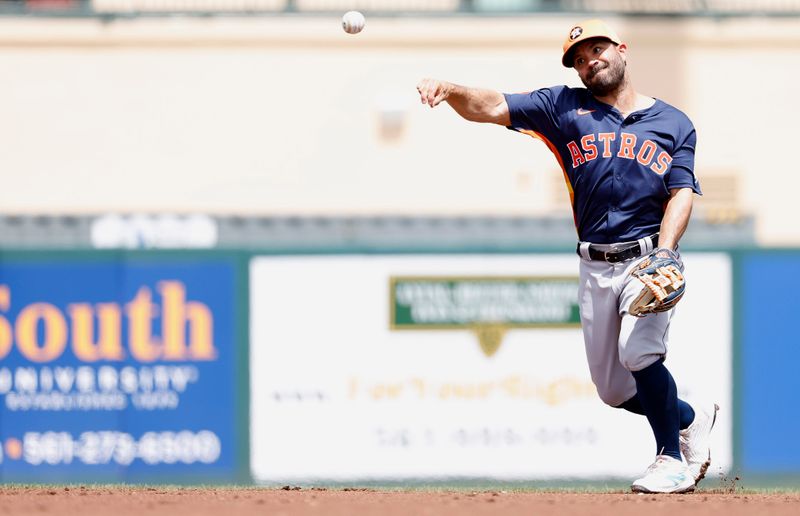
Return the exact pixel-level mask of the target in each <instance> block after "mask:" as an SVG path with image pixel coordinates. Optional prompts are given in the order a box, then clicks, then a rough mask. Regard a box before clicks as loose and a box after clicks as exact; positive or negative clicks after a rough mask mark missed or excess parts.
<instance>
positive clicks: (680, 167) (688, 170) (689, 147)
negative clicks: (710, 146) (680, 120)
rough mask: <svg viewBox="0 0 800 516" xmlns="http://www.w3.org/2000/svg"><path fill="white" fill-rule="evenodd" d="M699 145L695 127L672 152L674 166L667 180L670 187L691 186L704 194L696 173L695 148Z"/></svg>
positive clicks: (696, 191)
mask: <svg viewBox="0 0 800 516" xmlns="http://www.w3.org/2000/svg"><path fill="white" fill-rule="evenodd" d="M696 145H697V133H696V132H695V130H694V127H691V130H690V131H689V132H688V135H687V136H686V137H685V138H684V139H683V142H682V143H681V144H680V145H679V146H678V148H677V149H676V150H675V151H674V152H673V153H672V166H671V167H670V170H669V172H668V173H667V177H666V178H665V182H666V185H667V188H668V189H670V190H671V189H673V188H691V189H692V190H693V191H694V193H696V194H699V195H703V192H702V191H701V190H700V182H699V181H698V180H697V177H695V175H694V148H695V146H696Z"/></svg>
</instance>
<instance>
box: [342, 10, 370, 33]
mask: <svg viewBox="0 0 800 516" xmlns="http://www.w3.org/2000/svg"><path fill="white" fill-rule="evenodd" d="M365 23H366V20H365V19H364V15H363V14H361V13H360V12H358V11H347V12H346V13H344V16H342V28H343V29H344V31H345V32H346V33H348V34H358V33H359V32H361V30H362V29H363V28H364V24H365Z"/></svg>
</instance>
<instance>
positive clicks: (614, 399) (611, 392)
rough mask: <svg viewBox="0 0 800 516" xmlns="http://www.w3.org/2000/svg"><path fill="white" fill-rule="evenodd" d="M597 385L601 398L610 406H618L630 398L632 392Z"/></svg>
mask: <svg viewBox="0 0 800 516" xmlns="http://www.w3.org/2000/svg"><path fill="white" fill-rule="evenodd" d="M595 387H597V395H598V396H600V400H601V401H602V402H603V403H605V404H606V405H608V406H610V407H618V406H620V405H621V404H622V403H625V401H626V400H627V399H628V398H630V393H627V392H622V391H619V390H618V389H611V388H602V387H600V386H597V385H596V386H595Z"/></svg>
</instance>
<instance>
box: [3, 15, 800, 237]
mask: <svg viewBox="0 0 800 516" xmlns="http://www.w3.org/2000/svg"><path fill="white" fill-rule="evenodd" d="M610 21H611V22H612V23H613V24H614V25H615V26H616V28H617V29H618V31H619V32H620V33H621V34H622V36H623V38H624V39H626V40H627V42H628V43H629V45H630V62H631V67H632V70H633V72H634V76H633V77H634V83H635V84H636V86H637V89H639V90H640V91H641V92H643V93H646V94H649V95H652V96H656V97H659V98H662V99H663V100H665V101H667V102H670V103H673V104H675V105H676V106H678V107H679V108H681V109H682V110H683V111H685V112H686V113H687V114H689V115H690V117H691V118H692V119H693V121H694V123H695V125H696V127H697V130H698V134H699V145H698V151H697V174H698V176H699V177H700V179H701V182H702V181H703V178H704V177H717V178H722V180H723V181H727V178H729V177H730V178H733V179H734V180H735V181H738V183H737V184H738V185H739V190H738V192H739V193H738V194H737V195H739V199H738V202H739V204H740V207H741V208H742V209H744V210H745V211H749V212H752V213H754V214H755V215H756V216H757V232H758V237H759V241H760V243H763V244H798V243H800V230H799V229H798V228H797V225H796V224H795V223H794V221H793V218H794V217H793V215H794V205H795V203H796V202H797V201H796V196H797V194H796V192H797V191H798V190H800V179H798V173H797V172H798V166H797V164H796V163H795V162H793V161H792V160H790V159H788V156H789V154H788V151H789V150H790V149H791V148H792V146H793V145H794V144H795V139H796V138H795V137H794V134H793V129H794V124H795V123H796V119H797V117H799V116H800V109H798V106H797V104H796V102H795V99H794V95H793V93H794V92H795V91H796V89H797V86H796V84H795V82H796V78H797V77H798V69H800V52H799V51H798V50H800V19H792V18H787V19H757V18H742V19H725V20H715V19H711V18H698V19H677V18H676V19H666V20H664V19H656V18H653V19H647V18H628V19H624V18H619V19H613V18H612V19H611V20H610ZM574 22H575V20H574V19H573V18H572V17H565V16H563V15H549V16H543V15H537V16H531V17H516V18H476V17H454V18H425V19H412V18H392V19H369V20H368V21H367V28H366V29H365V31H364V32H363V33H362V34H359V35H357V36H351V35H347V34H345V33H344V32H342V30H341V28H340V21H339V19H338V18H328V17H295V16H278V17H267V18H242V19H237V18H208V19H182V18H176V19H141V20H136V19H133V20H118V21H111V22H103V21H100V20H93V19H87V20H47V19H3V20H0V77H1V79H0V141H2V142H3V144H2V152H0V180H1V181H2V188H0V211H2V212H4V213H40V212H44V213H102V212H106V211H148V212H152V211H170V212H194V211H202V212H214V213H224V214H228V213H241V214H246V215H256V214H258V215H264V214H323V215H324V214H333V215H341V214H435V215H448V214H484V215H495V214H498V215H499V214H502V215H508V214H522V215H536V214H553V213H560V214H564V215H565V216H566V215H568V214H569V213H570V209H569V206H568V204H567V201H566V192H565V191H564V188H563V184H561V183H562V181H561V179H560V172H559V171H558V167H557V165H556V163H555V160H554V159H553V157H552V155H551V154H550V153H549V151H548V150H547V149H546V148H545V147H544V145H542V144H541V143H538V142H535V141H534V140H532V139H530V138H527V137H525V136H522V135H518V134H514V133H510V132H508V131H506V130H505V129H503V128H501V127H495V126H481V125H477V124H469V123H466V122H463V121H462V120H460V119H459V118H458V116H457V115H455V114H454V112H453V111H452V110H451V109H450V108H449V107H448V106H442V107H441V108H437V109H435V110H430V109H429V108H427V107H423V106H421V105H420V104H419V101H418V97H417V93H416V90H415V85H416V83H417V82H418V81H419V80H420V79H421V78H423V77H439V78H443V79H448V80H452V81H454V82H460V83H464V84H469V85H475V86H484V87H491V88H495V89H498V90H501V91H527V90H531V89H534V88H537V87H540V86H547V85H552V84H570V85H579V81H578V79H577V76H576V75H575V73H574V71H572V70H568V69H565V68H563V67H561V66H560V64H559V58H560V46H561V42H562V37H563V33H564V32H565V31H566V30H567V29H569V28H570V27H571V26H572V25H573V24H574ZM713 195H714V194H713V192H709V196H710V197H711V196H713Z"/></svg>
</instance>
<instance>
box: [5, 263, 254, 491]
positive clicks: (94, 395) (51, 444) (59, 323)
mask: <svg viewBox="0 0 800 516" xmlns="http://www.w3.org/2000/svg"><path fill="white" fill-rule="evenodd" d="M235 272H236V271H235V266H234V264H232V263H229V262H226V261H224V260H221V261H202V260H201V261H198V260H189V261H186V262H175V261H158V260H147V261H143V260H142V261H131V260H120V259H118V260H114V261H89V260H85V261H76V260H68V261H67V260H65V261H52V262H41V261H35V262H22V261H0V480H2V481H7V482H8V481H11V482H23V481H24V482H31V481H33V482H64V481H76V480H80V481H89V480H91V481H102V482H139V481H155V480H172V481H184V480H202V481H215V480H221V481H225V480H227V481H231V480H233V479H234V478H235V475H236V471H237V469H238V468H239V467H240V464H238V463H237V445H238V444H239V443H238V442H237V433H236V422H237V414H236V406H237V404H236V381H235V368H236V326H235V307H236V292H235V290H236V283H235V277H236V274H235Z"/></svg>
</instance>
